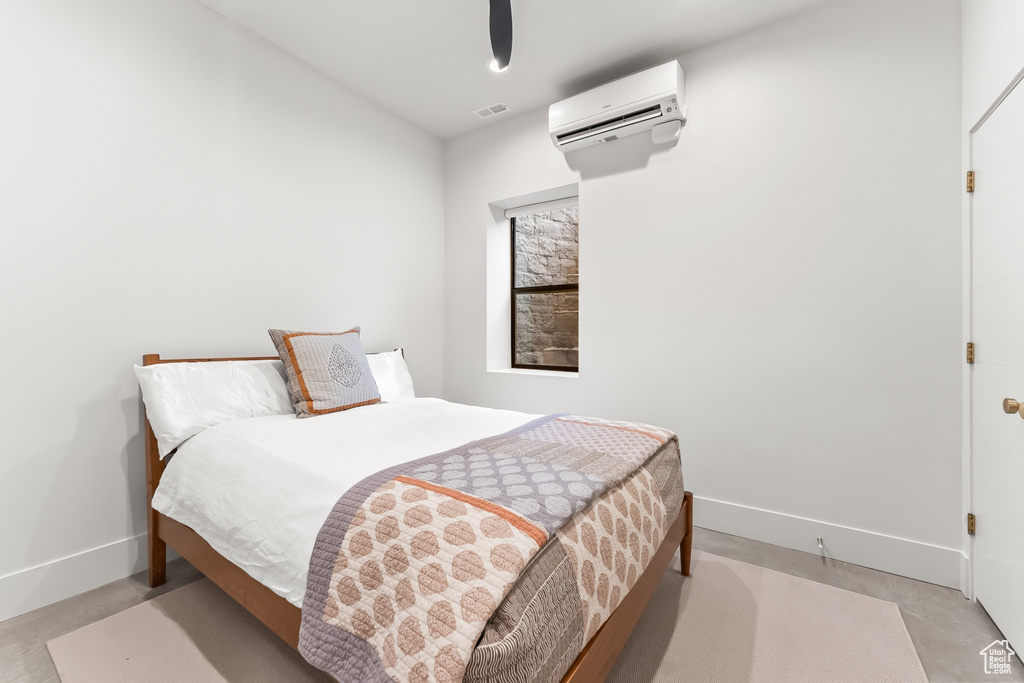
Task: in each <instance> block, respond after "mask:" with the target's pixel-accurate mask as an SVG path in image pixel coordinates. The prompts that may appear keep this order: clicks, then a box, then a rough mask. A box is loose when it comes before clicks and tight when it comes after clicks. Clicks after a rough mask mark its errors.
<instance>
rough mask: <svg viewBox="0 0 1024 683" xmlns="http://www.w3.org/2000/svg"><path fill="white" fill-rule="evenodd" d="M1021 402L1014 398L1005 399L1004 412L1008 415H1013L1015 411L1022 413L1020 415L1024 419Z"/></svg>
mask: <svg viewBox="0 0 1024 683" xmlns="http://www.w3.org/2000/svg"><path fill="white" fill-rule="evenodd" d="M1021 407H1022V406H1021V404H1020V403H1018V402H1017V401H1014V400H1013V399H1012V398H1004V399H1003V412H1004V413H1006V414H1007V415H1013V414H1014V413H1020V417H1021V419H1022V420H1024V411H1022V410H1021Z"/></svg>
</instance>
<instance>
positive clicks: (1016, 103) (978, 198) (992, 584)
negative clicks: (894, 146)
mask: <svg viewBox="0 0 1024 683" xmlns="http://www.w3.org/2000/svg"><path fill="white" fill-rule="evenodd" d="M971 144H972V156H973V163H972V167H973V169H974V172H975V191H974V194H973V197H972V216H973V221H972V229H973V235H972V244H973V269H972V272H973V276H972V279H973V282H972V296H973V330H972V339H973V341H974V343H975V349H976V354H975V364H974V366H973V370H972V373H973V396H972V413H973V415H972V427H973V469H974V514H975V517H976V529H977V531H976V536H975V539H974V553H973V558H974V560H973V561H974V594H975V596H976V597H977V598H978V600H979V601H980V602H981V604H982V605H983V606H984V607H985V609H986V610H988V613H989V614H990V615H991V616H992V619H993V620H994V621H995V622H996V625H997V626H998V627H999V629H1000V630H1001V631H1002V632H1003V635H1004V636H1005V637H1006V638H1007V639H1008V640H1009V641H1010V644H1011V646H1014V647H1015V648H1016V649H1017V651H1018V652H1024V419H1022V418H1021V414H1019V413H1015V414H1007V413H1006V412H1004V410H1003V399H1006V398H1008V399H1011V400H1013V401H1017V402H1020V403H1021V404H1024V84H1022V85H1018V86H1017V87H1016V88H1014V89H1013V90H1012V91H1011V92H1010V94H1009V95H1008V96H1007V97H1006V99H1004V100H1003V101H1002V103H1001V104H1000V105H999V106H998V107H997V108H996V110H995V111H994V112H993V113H992V115H991V116H990V117H989V118H988V119H987V120H986V121H985V122H984V123H982V124H981V126H980V128H978V129H977V130H976V132H974V133H973V137H972V143H971ZM1010 407H1011V408H1012V407H1013V406H1012V404H1011V405H1010Z"/></svg>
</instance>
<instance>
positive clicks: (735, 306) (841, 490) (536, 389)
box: [445, 0, 962, 586]
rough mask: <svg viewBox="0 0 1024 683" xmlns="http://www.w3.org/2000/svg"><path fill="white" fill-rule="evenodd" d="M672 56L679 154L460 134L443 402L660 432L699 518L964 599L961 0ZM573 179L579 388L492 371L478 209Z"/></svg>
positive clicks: (534, 126) (785, 28)
mask: <svg viewBox="0 0 1024 683" xmlns="http://www.w3.org/2000/svg"><path fill="white" fill-rule="evenodd" d="M680 61H681V62H682V64H683V67H684V70H685V72H686V76H687V100H688V103H689V111H690V117H691V118H690V123H689V124H688V125H687V126H686V128H685V129H684V132H683V135H682V139H681V141H680V143H679V145H678V146H677V147H676V148H674V149H671V150H668V151H663V150H655V149H654V148H653V147H652V145H651V144H650V143H649V141H648V140H647V139H646V138H643V137H634V138H629V139H626V140H621V141H618V142H615V143H611V144H609V145H606V146H603V147H601V148H594V149H592V150H587V151H583V152H580V153H578V154H577V155H575V156H574V157H573V158H572V159H569V160H567V159H566V158H565V157H563V156H562V155H561V154H559V153H557V152H556V151H555V150H554V149H553V147H552V145H551V143H550V142H549V140H548V137H547V128H546V114H545V112H544V111H537V112H533V113H529V114H525V115H522V116H519V117H516V118H514V119H510V120H508V121H506V122H502V123H500V124H495V125H493V126H491V127H489V128H487V129H485V130H482V131H479V132H475V133H472V134H469V135H466V136H464V137H461V138H458V139H455V140H453V141H450V142H449V143H447V144H446V147H445V169H446V184H445V196H446V204H445V212H446V213H445V215H446V218H445V223H446V225H445V231H446V232H445V235H446V242H445V339H446V345H445V395H446V398H449V399H450V400H455V401H462V402H467V403H478V404H483V405H491V406H498V407H507V408H514V409H521V410H527V411H532V412H556V411H559V412H561V411H568V412H577V413H583V414H596V415H602V416H607V417H614V418H620V419H632V420H642V421H647V422H653V423H656V424H660V425H664V426H666V427H669V428H671V429H674V430H675V431H676V432H677V433H678V434H679V436H680V441H681V446H682V451H683V467H684V472H685V477H686V484H687V488H688V489H690V490H692V491H693V492H694V493H695V495H696V496H697V498H698V500H697V503H696V508H695V509H696V515H697V523H698V524H700V525H702V526H707V527H710V528H715V529H720V530H723V531H726V532H730V533H737V534H741V535H744V536H750V537H754V538H760V539H762V540H766V541H770V542H773V543H779V544H782V545H787V546H789V547H793V548H799V549H802V550H807V551H809V552H817V545H816V543H815V537H816V536H822V537H824V540H825V547H826V550H827V551H828V553H829V554H830V555H831V556H833V557H836V558H839V559H843V560H849V561H853V562H857V563H859V564H865V565H868V566H873V567H877V568H881V569H885V570H888V571H893V572H896V573H901V574H905V575H908V576H915V577H918V578H922V579H925V580H929V581H933V582H937V583H942V584H945V585H951V586H955V585H959V572H960V565H959V559H960V546H961V542H960V535H959V534H960V512H961V508H960V501H961V488H960V484H961V470H960V463H961V458H960V433H961V426H960V388H961V387H960V381H961V378H960V363H961V347H960V341H961V340H960V337H961V335H960V324H961V323H960V311H961V292H960V285H961V276H960V268H961V261H960V258H961V251H960V246H961V245H960V237H961V236H960V225H959V217H958V216H959V215H958V206H959V202H960V194H961V191H962V190H961V175H960V163H959V159H960V157H959V145H960V139H959V130H960V88H961V82H960V3H959V2H956V1H955V0H942V1H932V0H900V1H899V2H891V1H889V0H859V1H845V2H838V3H835V4H830V5H826V6H823V7H821V8H819V9H816V10H813V11H811V12H809V13H804V14H801V15H798V16H795V17H792V18H790V19H787V20H785V21H782V22H780V23H778V24H775V25H772V26H770V27H767V28H764V29H760V30H757V31H755V32H752V33H749V34H746V35H744V36H741V37H738V38H735V39H732V40H728V41H726V42H723V43H720V44H717V45H714V46H711V47H708V48H705V49H701V50H698V51H695V52H692V53H689V54H686V55H683V56H682V57H681V58H680ZM570 165H571V168H570ZM573 169H577V171H578V172H577V171H574V170H573ZM577 180H579V182H580V206H581V216H582V224H581V238H580V239H581V246H580V259H581V260H580V278H581V279H580V287H581V295H580V345H581V349H580V376H579V378H578V379H570V378H561V377H537V376H529V375H520V374H513V373H507V372H506V373H497V372H487V371H486V364H485V350H486V335H487V330H486V329H485V325H484V320H485V306H486V303H485V284H486V282H487V272H486V267H485V255H486V239H487V235H488V234H489V233H493V231H494V230H498V229H500V228H501V226H499V225H498V224H496V223H495V219H494V218H493V217H492V214H491V213H490V211H489V210H488V202H494V201H499V200H502V199H504V198H507V197H513V196H518V195H523V194H528V193H530V192H535V191H538V190H542V189H544V188H545V187H554V186H560V185H566V184H569V183H572V182H575V181H577Z"/></svg>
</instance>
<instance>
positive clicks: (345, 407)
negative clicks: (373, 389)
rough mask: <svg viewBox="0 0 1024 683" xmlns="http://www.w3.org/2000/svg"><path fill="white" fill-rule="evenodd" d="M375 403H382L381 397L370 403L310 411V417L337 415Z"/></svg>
mask: <svg viewBox="0 0 1024 683" xmlns="http://www.w3.org/2000/svg"><path fill="white" fill-rule="evenodd" d="M374 403H380V397H378V398H371V399H370V400H369V401H360V402H359V403H349V404H348V405H344V406H335V407H334V408H321V409H316V408H312V409H310V413H309V414H310V415H326V414H327V413H337V412H340V411H342V410H348V409H349V408H358V407H360V406H372V405H373V404H374Z"/></svg>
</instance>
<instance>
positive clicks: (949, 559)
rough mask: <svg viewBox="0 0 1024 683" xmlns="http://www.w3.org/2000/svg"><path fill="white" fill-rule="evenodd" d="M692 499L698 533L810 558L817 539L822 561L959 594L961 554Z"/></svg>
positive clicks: (789, 517)
mask: <svg viewBox="0 0 1024 683" xmlns="http://www.w3.org/2000/svg"><path fill="white" fill-rule="evenodd" d="M694 498H695V501H694V506H693V514H694V518H693V523H694V524H695V525H697V526H699V527H703V528H705V529H712V530H714V531H721V532H723V533H727V534H732V535H734V536H743V537H745V538H752V539H754V540H757V541H764V542H765V543H772V544H774V545H780V546H783V547H785V548H793V549H794V550H803V551H804V552H808V553H815V554H818V553H820V552H821V551H820V550H818V543H817V541H816V539H817V537H819V536H820V537H821V538H822V539H823V540H824V548H825V554H826V556H827V557H830V558H833V559H836V560H841V561H843V562H850V563H852V564H859V565H861V566H864V567H870V568H872V569H879V570H881V571H884V572H889V573H891V574H899V575H900V576H909V577H910V578H912V579H919V580H921V581H927V582H929V583H935V584H938V585H940V586H947V587H949V588H956V589H958V590H959V589H960V588H961V582H960V573H961V560H962V559H963V553H961V551H960V550H956V549H953V548H943V547H941V546H937V545H931V544H929V543H921V542H919V541H911V540H909V539H906V538H897V537H895V536H887V535H885V534H880V533H876V532H873V531H864V530H863V529H854V528H851V527H846V526H840V525H838V524H829V523H827V522H819V521H817V520H813V519H806V518H803V517H795V516H793V515H787V514H783V513H780V512H771V511H769V510H761V509H758V508H752V507H747V506H745V505H737V504H735V503H725V502H722V501H719V500H711V499H709V498H700V497H697V496H694Z"/></svg>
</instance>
